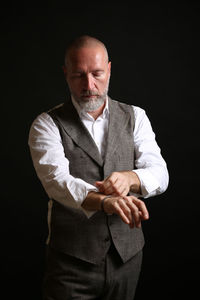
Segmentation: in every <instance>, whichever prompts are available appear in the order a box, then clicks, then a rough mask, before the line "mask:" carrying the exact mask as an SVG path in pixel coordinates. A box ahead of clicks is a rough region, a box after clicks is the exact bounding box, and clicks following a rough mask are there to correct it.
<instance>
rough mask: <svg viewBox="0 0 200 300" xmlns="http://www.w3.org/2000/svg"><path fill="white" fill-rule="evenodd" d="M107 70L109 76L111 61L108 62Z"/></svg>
mask: <svg viewBox="0 0 200 300" xmlns="http://www.w3.org/2000/svg"><path fill="white" fill-rule="evenodd" d="M108 70H109V73H110V74H111V61H109V63H108Z"/></svg>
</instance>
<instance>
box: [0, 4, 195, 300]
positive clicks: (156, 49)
mask: <svg viewBox="0 0 200 300" xmlns="http://www.w3.org/2000/svg"><path fill="white" fill-rule="evenodd" d="M72 2H73V1H72ZM28 5H29V6H28ZM28 5H25V4H24V5H22V6H21V7H16V6H15V7H14V5H12V3H10V7H7V8H2V9H1V29H2V34H1V45H2V46H1V50H2V55H1V62H2V63H1V75H2V79H1V83H2V87H1V98H2V99H1V121H2V126H1V141H2V146H1V175H2V176H1V182H2V186H1V206H0V207H1V221H2V225H1V232H0V237H1V250H2V255H1V264H2V266H1V275H2V276H1V278H2V279H4V280H5V283H3V287H4V288H5V292H6V293H4V294H3V292H2V295H4V299H12V298H13V297H19V299H29V300H32V299H34V300H36V299H37V300H40V299H41V282H42V276H43V268H44V257H45V239H46V236H47V224H46V213H47V200H48V199H47V196H46V194H45V192H44V191H43V188H42V186H41V184H40V182H39V180H38V179H37V177H36V175H35V171H34V169H33V166H32V161H31V158H30V154H29V149H28V145H27V139H28V132H29V128H30V125H31V123H32V121H33V119H34V118H35V117H36V116H37V115H38V114H39V113H41V112H43V111H46V110H48V109H49V108H51V107H53V106H55V105H57V104H59V103H61V102H63V101H64V99H65V96H66V89H67V87H66V83H65V80H64V76H63V73H62V64H63V51H64V46H65V44H66V42H67V41H69V40H70V39H71V38H73V37H75V36H77V35H80V34H89V35H93V36H96V37H97V38H99V39H101V40H102V41H103V42H104V43H105V44H106V45H107V48H108V50H109V54H110V59H111V61H112V77H111V83H110V92H109V95H110V96H111V97H112V98H114V99H118V100H120V101H122V102H126V103H130V104H134V105H137V106H140V107H142V108H144V109H145V110H146V112H147V115H148V116H149V118H150V120H151V123H152V126H153V129H154V131H155V133H156V138H157V141H158V144H159V146H160V147H161V149H162V154H163V156H164V158H165V160H166V161H167V164H168V169H169V174H170V184H169V188H168V190H167V191H166V192H165V193H164V194H163V195H160V196H157V197H155V198H150V199H148V200H146V204H147V206H148V209H149V211H150V220H149V221H147V222H146V223H144V233H145V237H146V246H145V248H144V262H143V269H142V273H141V277H140V282H139V285H138V290H137V295H136V300H138V299H145V297H149V298H150V299H180V298H181V297H182V296H181V295H182V294H184V295H187V296H188V297H189V298H188V299H192V297H193V296H194V295H198V293H197V294H196V292H197V290H198V284H199V267H200V266H199V230H198V229H199V228H198V225H199V224H198V218H199V216H200V213H199V201H200V199H199V189H198V184H199V174H198V161H199V157H198V152H199V145H200V144H199V134H198V127H199V124H198V123H199V122H198V118H199V104H198V100H199V96H200V93H199V55H200V54H199V53H200V51H199V50H200V47H199V33H200V30H199V29H200V24H199V18H200V5H199V4H198V2H193V1H188V2H182V4H181V3H179V4H178V3H176V1H173V2H172V3H171V4H170V2H166V3H165V2H163V1H160V2H152V1H149V2H142V1H138V3H137V4H135V3H134V2H133V3H131V2H128V3H126V2H120V3H118V2H116V3H115V2H113V3H112V2H107V3H105V2H100V1H98V2H97V1H95V2H90V3H88V2H87V3H86V2H84V1H82V2H78V3H74V4H73V3H71V4H69V3H67V1H66V3H65V6H63V5H59V1H57V2H56V1H55V2H54V1H49V2H48V3H46V4H44V3H43V5H42V4H40V5H38V6H37V5H35V6H34V7H33V6H31V4H30V3H29V4H28ZM2 279H1V281H2ZM196 297H198V296H196Z"/></svg>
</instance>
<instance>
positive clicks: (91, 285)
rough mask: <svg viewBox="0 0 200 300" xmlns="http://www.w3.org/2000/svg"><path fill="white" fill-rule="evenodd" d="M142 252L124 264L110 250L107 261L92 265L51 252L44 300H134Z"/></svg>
mask: <svg viewBox="0 0 200 300" xmlns="http://www.w3.org/2000/svg"><path fill="white" fill-rule="evenodd" d="M141 263H142V251H140V252H138V253H137V254H136V255H135V256H134V257H133V258H132V259H130V260H129V261H128V262H126V263H125V264H124V263H123V262H122V261H121V258H120V256H119V255H118V253H117V251H116V250H115V248H114V246H111V248H110V250H109V251H108V253H107V256H106V259H105V261H102V263H101V264H99V265H94V264H90V263H88V262H85V261H82V260H79V259H77V258H74V257H72V256H68V255H66V254H64V253H61V252H57V251H55V250H53V249H51V248H48V253H47V268H46V275H45V279H44V298H43V299H44V300H70V299H76V300H89V299H90V300H108V299H109V300H112V299H114V300H122V299H123V300H133V299H134V295H135V290H136V286H137V282H138V279H139V274H140V269H141Z"/></svg>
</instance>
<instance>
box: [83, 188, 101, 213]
mask: <svg viewBox="0 0 200 300" xmlns="http://www.w3.org/2000/svg"><path fill="white" fill-rule="evenodd" d="M105 196H106V195H104V194H101V193H99V192H89V193H88V194H87V197H86V198H85V200H84V201H83V203H82V207H83V208H84V209H86V210H91V211H95V210H102V203H101V201H102V200H103V199H104V198H105Z"/></svg>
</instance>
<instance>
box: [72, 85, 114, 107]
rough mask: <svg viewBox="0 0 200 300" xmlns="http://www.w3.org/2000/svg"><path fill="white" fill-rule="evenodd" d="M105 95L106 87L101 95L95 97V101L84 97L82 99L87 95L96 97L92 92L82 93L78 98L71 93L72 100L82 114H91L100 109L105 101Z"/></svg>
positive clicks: (106, 92)
mask: <svg viewBox="0 0 200 300" xmlns="http://www.w3.org/2000/svg"><path fill="white" fill-rule="evenodd" d="M108 85H109V84H108ZM107 94H108V86H107V88H106V89H105V91H104V93H103V94H102V95H97V96H96V98H95V99H87V98H86V97H84V96H89V95H96V93H95V92H93V91H87V92H85V93H83V94H82V95H81V97H80V98H79V97H76V96H75V95H74V94H73V93H72V95H73V97H74V100H75V101H76V102H77V103H78V105H79V106H80V108H81V109H82V110H83V111H84V112H92V111H95V110H97V109H98V108H100V107H101V106H102V105H103V104H104V102H105V101H106V98H107Z"/></svg>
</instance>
